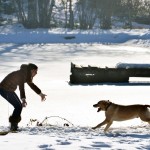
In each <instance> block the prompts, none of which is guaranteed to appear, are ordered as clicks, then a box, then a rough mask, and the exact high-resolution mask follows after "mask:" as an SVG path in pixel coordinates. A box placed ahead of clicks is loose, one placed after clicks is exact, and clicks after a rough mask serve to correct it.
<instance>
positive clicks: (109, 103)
mask: <svg viewBox="0 0 150 150" xmlns="http://www.w3.org/2000/svg"><path fill="white" fill-rule="evenodd" d="M111 104H112V103H109V105H108V106H107V107H106V111H107V109H108V108H109V106H110V105H111Z"/></svg>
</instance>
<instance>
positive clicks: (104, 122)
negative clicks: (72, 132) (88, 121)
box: [92, 119, 108, 130]
mask: <svg viewBox="0 0 150 150" xmlns="http://www.w3.org/2000/svg"><path fill="white" fill-rule="evenodd" d="M106 123H108V120H106V119H105V120H104V121H103V122H101V123H100V124H98V125H97V126H95V127H92V129H94V130H95V129H96V128H100V127H101V126H103V125H105V124H106Z"/></svg>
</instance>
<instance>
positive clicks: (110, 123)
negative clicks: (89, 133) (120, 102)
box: [104, 121, 113, 132]
mask: <svg viewBox="0 0 150 150" xmlns="http://www.w3.org/2000/svg"><path fill="white" fill-rule="evenodd" d="M112 123H113V122H112V121H110V122H109V123H107V126H106V127H105V129H104V132H106V131H107V130H108V128H109V127H110V126H111V125H112Z"/></svg>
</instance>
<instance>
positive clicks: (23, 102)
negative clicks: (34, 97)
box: [21, 98, 27, 107]
mask: <svg viewBox="0 0 150 150" xmlns="http://www.w3.org/2000/svg"><path fill="white" fill-rule="evenodd" d="M21 100H22V107H26V106H27V102H26V99H25V98H22V99H21Z"/></svg>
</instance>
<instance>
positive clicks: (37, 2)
mask: <svg viewBox="0 0 150 150" xmlns="http://www.w3.org/2000/svg"><path fill="white" fill-rule="evenodd" d="M2 14H7V15H12V16H13V17H16V18H17V22H18V23H22V24H23V25H24V26H25V27H26V28H51V27H66V28H71V29H73V28H80V29H92V28H93V27H94V26H95V25H97V26H98V27H99V28H101V29H111V28H112V25H113V24H114V22H122V23H123V24H124V27H125V28H132V23H133V22H138V23H143V24H148V25H150V0H0V24H2V22H3V21H4V18H3V15H2ZM9 20H10V19H9ZM6 21H7V20H6Z"/></svg>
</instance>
